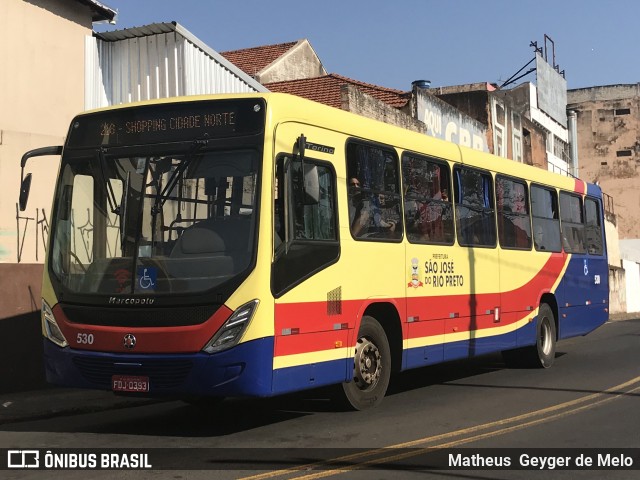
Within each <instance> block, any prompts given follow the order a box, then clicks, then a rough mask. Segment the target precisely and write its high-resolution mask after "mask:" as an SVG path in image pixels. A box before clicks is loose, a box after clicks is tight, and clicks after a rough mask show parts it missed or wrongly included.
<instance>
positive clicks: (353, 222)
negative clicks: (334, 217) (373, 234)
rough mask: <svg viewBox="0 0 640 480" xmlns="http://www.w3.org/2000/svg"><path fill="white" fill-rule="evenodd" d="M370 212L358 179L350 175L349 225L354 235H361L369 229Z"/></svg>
mask: <svg viewBox="0 0 640 480" xmlns="http://www.w3.org/2000/svg"><path fill="white" fill-rule="evenodd" d="M370 219H371V214H370V212H369V205H368V202H366V203H365V201H364V199H363V195H362V185H361V184H360V181H359V180H358V179H357V178H355V177H352V178H350V179H349V225H350V226H351V233H352V235H353V236H354V237H356V238H357V237H361V236H363V235H364V234H366V233H367V232H368V230H369V223H370Z"/></svg>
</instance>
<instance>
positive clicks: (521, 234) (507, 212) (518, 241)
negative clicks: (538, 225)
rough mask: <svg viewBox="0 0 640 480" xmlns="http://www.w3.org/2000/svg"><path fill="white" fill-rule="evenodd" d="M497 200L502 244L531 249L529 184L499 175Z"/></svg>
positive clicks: (499, 233) (503, 245)
mask: <svg viewBox="0 0 640 480" xmlns="http://www.w3.org/2000/svg"><path fill="white" fill-rule="evenodd" d="M496 200H497V201H496V205H497V211H498V212H497V213H498V237H499V239H500V246H502V247H503V248H518V249H523V250H529V249H531V218H530V216H529V200H528V195H527V184H526V183H525V182H523V181H519V180H513V179H510V178H505V177H502V176H500V175H498V177H497V178H496Z"/></svg>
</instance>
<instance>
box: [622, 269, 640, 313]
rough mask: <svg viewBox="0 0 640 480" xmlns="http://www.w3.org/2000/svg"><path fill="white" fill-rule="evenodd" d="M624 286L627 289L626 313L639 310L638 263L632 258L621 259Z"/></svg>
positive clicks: (639, 281)
mask: <svg viewBox="0 0 640 480" xmlns="http://www.w3.org/2000/svg"><path fill="white" fill-rule="evenodd" d="M622 268H624V275H625V287H626V290H627V309H626V311H627V312H628V313H632V312H640V264H638V263H637V262H634V261H632V260H622Z"/></svg>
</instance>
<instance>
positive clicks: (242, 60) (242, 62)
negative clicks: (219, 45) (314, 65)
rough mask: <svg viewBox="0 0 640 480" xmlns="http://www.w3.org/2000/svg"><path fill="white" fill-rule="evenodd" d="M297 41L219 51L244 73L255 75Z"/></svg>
mask: <svg viewBox="0 0 640 480" xmlns="http://www.w3.org/2000/svg"><path fill="white" fill-rule="evenodd" d="M297 44H298V42H289V43H279V44H277V45H263V46H261V47H254V48H244V49H242V50H232V51H230V52H221V53H220V55H222V56H223V57H224V58H226V59H227V60H229V61H230V62H231V63H233V64H234V65H236V66H237V67H238V68H240V69H241V70H242V71H244V72H245V73H248V74H249V75H251V76H255V75H256V73H258V72H260V71H261V70H262V69H263V68H265V67H267V66H269V65H271V63H273V62H274V61H275V60H277V59H278V58H280V57H281V56H283V55H284V54H285V53H287V52H288V51H289V50H291V49H292V48H293V47H294V46H296V45H297Z"/></svg>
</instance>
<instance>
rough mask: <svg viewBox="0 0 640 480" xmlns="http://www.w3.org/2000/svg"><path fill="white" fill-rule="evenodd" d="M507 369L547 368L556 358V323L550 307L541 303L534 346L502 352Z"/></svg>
mask: <svg viewBox="0 0 640 480" xmlns="http://www.w3.org/2000/svg"><path fill="white" fill-rule="evenodd" d="M502 358H503V359H504V361H505V363H506V364H507V366H509V367H518V368H522V367H533V368H549V367H551V365H553V362H554V360H555V358H556V321H555V316H554V315H553V310H552V309H551V307H550V306H549V305H548V304H546V303H543V304H541V305H540V309H539V311H538V321H537V323H536V344H535V345H532V346H530V347H525V348H518V349H516V350H508V351H505V352H502Z"/></svg>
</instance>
